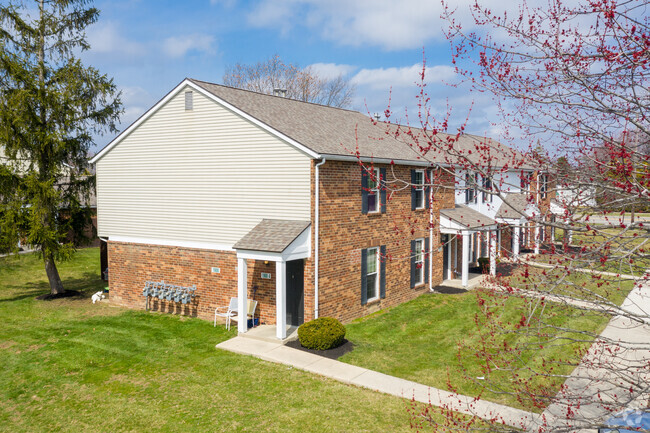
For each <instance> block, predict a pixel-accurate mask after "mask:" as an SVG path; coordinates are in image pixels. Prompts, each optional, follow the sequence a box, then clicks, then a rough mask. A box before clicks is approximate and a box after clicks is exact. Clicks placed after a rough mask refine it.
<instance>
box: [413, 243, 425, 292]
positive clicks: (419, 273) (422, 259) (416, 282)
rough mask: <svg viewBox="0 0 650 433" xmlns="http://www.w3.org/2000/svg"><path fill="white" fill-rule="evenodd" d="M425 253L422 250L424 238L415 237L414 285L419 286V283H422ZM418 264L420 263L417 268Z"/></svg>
mask: <svg viewBox="0 0 650 433" xmlns="http://www.w3.org/2000/svg"><path fill="white" fill-rule="evenodd" d="M418 242H421V243H420V251H419V254H420V261H418ZM425 253H426V252H425V251H424V238H418V239H416V240H415V251H414V252H413V254H415V260H414V261H413V262H414V264H415V272H417V273H418V278H417V279H416V281H415V282H414V283H415V285H416V286H419V285H420V284H424V271H425V269H424V255H425ZM418 264H421V265H420V267H419V268H418Z"/></svg>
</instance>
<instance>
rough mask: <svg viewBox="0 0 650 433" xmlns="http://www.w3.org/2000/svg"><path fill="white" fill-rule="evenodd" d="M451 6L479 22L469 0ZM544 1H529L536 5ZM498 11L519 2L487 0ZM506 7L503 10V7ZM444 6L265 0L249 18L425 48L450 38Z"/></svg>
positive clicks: (350, 39)
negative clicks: (443, 14)
mask: <svg viewBox="0 0 650 433" xmlns="http://www.w3.org/2000/svg"><path fill="white" fill-rule="evenodd" d="M448 3H449V5H450V7H449V10H455V16H456V17H457V18H459V19H461V21H462V22H463V23H464V25H465V27H464V28H465V30H472V29H473V28H474V27H475V26H474V20H473V18H472V15H471V11H470V7H469V6H470V5H471V4H472V3H473V2H469V1H467V0H449V1H448ZM541 3H543V0H529V1H528V5H529V6H536V5H539V4H541ZM481 4H482V5H483V6H485V7H487V8H489V9H490V10H491V11H493V13H496V14H499V13H503V11H504V10H505V8H506V7H507V8H508V11H509V12H511V13H512V11H515V13H516V12H518V10H519V4H518V3H517V2H515V3H514V4H511V3H508V2H505V3H504V2H503V1H502V0H482V1H481ZM501 8H503V9H501ZM443 12H444V7H443V5H442V3H441V2H440V1H435V0H428V1H422V0H400V1H395V0H355V1H350V0H260V1H259V2H258V3H257V4H256V5H255V6H254V7H252V9H251V11H250V13H249V15H248V22H249V24H250V25H252V26H255V27H263V28H275V29H279V30H280V31H281V32H282V33H286V32H288V31H289V30H290V29H291V27H292V26H297V25H304V26H306V27H308V28H310V29H312V30H314V31H318V32H320V33H321V36H322V37H324V38H326V39H329V40H333V41H336V42H338V43H340V44H342V45H352V46H363V45H373V46H379V47H382V48H385V49H388V50H399V49H407V48H420V47H422V46H424V45H426V43H427V42H430V41H441V40H444V39H445V30H446V29H447V28H448V23H447V22H446V21H445V20H443V19H442V18H441V15H442V13H443Z"/></svg>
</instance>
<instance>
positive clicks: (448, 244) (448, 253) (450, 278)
mask: <svg viewBox="0 0 650 433" xmlns="http://www.w3.org/2000/svg"><path fill="white" fill-rule="evenodd" d="M447 239H448V241H447V265H448V266H447V275H445V279H447V280H453V279H454V277H453V273H452V269H453V268H455V267H456V266H455V265H454V264H453V263H452V261H451V240H449V237H447Z"/></svg>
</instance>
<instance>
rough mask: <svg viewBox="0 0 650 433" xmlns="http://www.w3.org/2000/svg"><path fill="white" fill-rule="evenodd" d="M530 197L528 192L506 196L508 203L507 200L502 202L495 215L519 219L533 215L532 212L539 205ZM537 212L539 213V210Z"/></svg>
mask: <svg viewBox="0 0 650 433" xmlns="http://www.w3.org/2000/svg"><path fill="white" fill-rule="evenodd" d="M528 197H529V195H528V194H527V193H510V194H508V195H507V196H506V201H507V203H506V201H504V202H503V203H501V206H500V207H499V209H498V210H497V213H496V215H495V216H494V217H495V218H506V219H514V220H518V219H520V218H522V217H525V216H532V213H533V212H534V211H535V210H534V209H537V206H535V204H534V203H533V202H531V201H530V200H529V199H528ZM531 205H532V207H531ZM533 208H534V209H533ZM527 211H528V212H527ZM537 212H538V213H539V211H537Z"/></svg>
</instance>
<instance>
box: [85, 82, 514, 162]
mask: <svg viewBox="0 0 650 433" xmlns="http://www.w3.org/2000/svg"><path fill="white" fill-rule="evenodd" d="M188 85H189V86H190V87H192V88H193V89H196V90H198V91H201V92H202V93H204V94H205V95H206V96H208V97H210V98H211V99H213V100H215V101H217V102H218V103H220V104H222V105H224V106H225V107H226V108H228V109H230V110H232V111H234V112H236V113H237V114H239V115H241V116H242V117H244V118H246V119H247V120H249V121H251V122H253V123H255V124H256V125H258V126H260V127H262V128H264V129H266V130H267V131H268V132H270V133H271V134H273V135H275V136H277V137H278V138H280V139H281V140H283V141H285V142H287V143H289V144H290V145H292V146H294V147H296V148H297V149H299V150H300V151H302V152H304V153H306V154H307V155H309V156H310V157H311V158H314V159H320V158H322V157H347V158H354V157H356V156H357V155H358V156H360V157H362V158H363V159H364V160H367V159H370V158H372V159H373V160H375V161H377V162H390V161H395V162H396V163H413V164H416V165H429V164H430V162H433V163H436V164H441V165H450V164H453V163H454V161H450V160H449V158H448V156H447V155H446V154H445V152H436V151H432V152H430V153H429V154H428V155H426V157H425V158H422V156H421V155H420V154H419V152H417V149H416V148H414V147H411V146H409V144H407V143H411V144H412V143H413V137H415V138H416V139H418V140H420V142H421V144H422V145H425V146H426V141H427V137H425V135H424V133H423V131H422V130H421V129H417V128H411V131H410V133H411V134H412V135H411V136H409V134H408V132H407V130H408V128H405V127H399V128H400V137H404V140H403V141H402V139H399V138H396V137H395V132H396V131H397V129H396V128H398V126H396V125H394V124H390V123H385V122H374V121H372V120H371V119H370V116H368V115H367V114H362V113H359V112H357V111H352V110H346V109H342V108H335V107H329V106H325V105H319V104H313V103H309V102H303V101H297V100H293V99H289V98H284V97H281V96H272V95H266V94H263V93H257V92H252V91H249V90H242V89H236V88H233V87H228V86H222V85H219V84H213V83H208V82H205V81H200V80H195V79H189V78H188V79H185V80H184V81H183V82H181V83H180V84H179V85H178V86H176V88H174V90H172V91H171V92H170V93H169V94H167V95H166V96H165V97H164V98H163V99H162V100H161V101H159V102H158V103H157V104H156V105H155V106H154V107H152V108H151V109H150V110H149V111H148V112H147V113H145V114H144V115H143V116H142V117H141V118H140V119H138V120H137V121H136V122H134V123H133V124H132V125H131V126H130V127H129V128H127V129H126V130H125V131H123V132H122V133H121V134H120V135H119V136H118V137H116V138H115V139H114V140H113V141H112V142H111V143H109V144H108V146H106V147H105V148H104V149H102V150H101V151H100V152H99V153H98V154H97V155H96V156H95V157H94V158H93V159H92V160H91V162H93V163H94V162H96V161H98V160H99V159H100V158H101V157H102V156H103V155H104V154H106V153H107V152H108V151H110V149H111V148H112V147H114V146H115V145H116V144H117V143H119V141H121V140H122V139H123V138H124V137H126V136H128V134H129V133H130V132H131V131H132V130H133V129H134V128H136V127H137V126H138V125H139V124H140V123H141V122H142V121H144V120H145V119H146V118H147V117H148V116H150V115H151V114H153V113H154V112H155V111H156V110H157V109H158V108H159V107H160V106H162V105H163V104H164V103H165V102H167V101H168V100H169V99H170V98H171V97H173V96H174V95H175V94H177V93H178V92H180V91H181V90H182V89H183V88H185V86H188ZM451 137H452V136H450V135H447V134H441V133H439V134H437V135H436V139H437V140H439V141H441V142H447V140H449V139H451ZM453 147H454V149H455V150H456V151H459V153H460V154H461V155H463V156H464V157H467V158H468V159H469V160H470V161H472V162H473V163H475V164H479V165H487V161H486V160H485V158H482V157H481V156H480V154H484V153H485V152H484V151H480V152H477V147H481V148H482V149H483V150H485V149H488V148H489V149H490V161H489V163H490V165H491V166H493V167H501V166H504V165H505V164H507V165H508V166H511V167H512V165H513V164H512V161H513V159H520V160H521V154H520V153H519V152H517V151H515V150H513V149H510V148H509V147H507V146H505V145H503V144H501V143H499V142H497V141H494V140H491V139H486V138H481V137H478V136H475V135H470V134H464V135H461V136H460V138H458V140H457V141H455V142H454V145H453ZM520 168H521V167H520Z"/></svg>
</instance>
